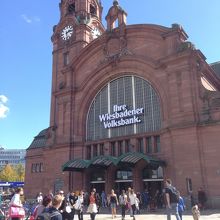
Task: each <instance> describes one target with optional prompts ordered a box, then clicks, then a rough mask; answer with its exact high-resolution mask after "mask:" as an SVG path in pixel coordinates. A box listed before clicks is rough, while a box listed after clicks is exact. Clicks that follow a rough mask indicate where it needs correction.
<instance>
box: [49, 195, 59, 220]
mask: <svg viewBox="0 0 220 220" xmlns="http://www.w3.org/2000/svg"><path fill="white" fill-rule="evenodd" d="M61 203H62V197H61V196H60V195H56V196H54V198H53V200H52V207H50V208H49V210H48V213H49V214H50V219H51V220H62V215H61V214H60V212H59V211H58V209H59V208H60V206H61Z"/></svg>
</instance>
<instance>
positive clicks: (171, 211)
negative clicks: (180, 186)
mask: <svg viewBox="0 0 220 220" xmlns="http://www.w3.org/2000/svg"><path fill="white" fill-rule="evenodd" d="M164 184H165V188H164V193H165V203H166V211H167V220H171V215H175V216H176V220H181V219H180V216H179V213H178V202H177V201H175V199H174V196H173V191H174V190H176V189H175V187H173V186H172V181H171V180H170V179H166V180H165V182H164Z"/></svg>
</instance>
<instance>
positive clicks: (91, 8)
mask: <svg viewBox="0 0 220 220" xmlns="http://www.w3.org/2000/svg"><path fill="white" fill-rule="evenodd" d="M90 14H91V15H97V10H96V7H95V6H94V5H90Z"/></svg>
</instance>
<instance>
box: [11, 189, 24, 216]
mask: <svg viewBox="0 0 220 220" xmlns="http://www.w3.org/2000/svg"><path fill="white" fill-rule="evenodd" d="M23 195H24V191H23V188H21V187H18V188H17V189H16V190H15V194H14V195H13V197H12V199H11V201H10V204H9V217H10V219H11V220H19V219H22V218H23V217H24V216H25V211H24V208H23V205H22V202H21V196H23Z"/></svg>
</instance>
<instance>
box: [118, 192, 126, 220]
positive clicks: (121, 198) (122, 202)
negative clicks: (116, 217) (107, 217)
mask: <svg viewBox="0 0 220 220" xmlns="http://www.w3.org/2000/svg"><path fill="white" fill-rule="evenodd" d="M119 204H120V206H121V217H122V220H124V219H125V211H126V208H127V205H128V197H127V195H126V193H125V190H122V193H121V195H120V196H119Z"/></svg>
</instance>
